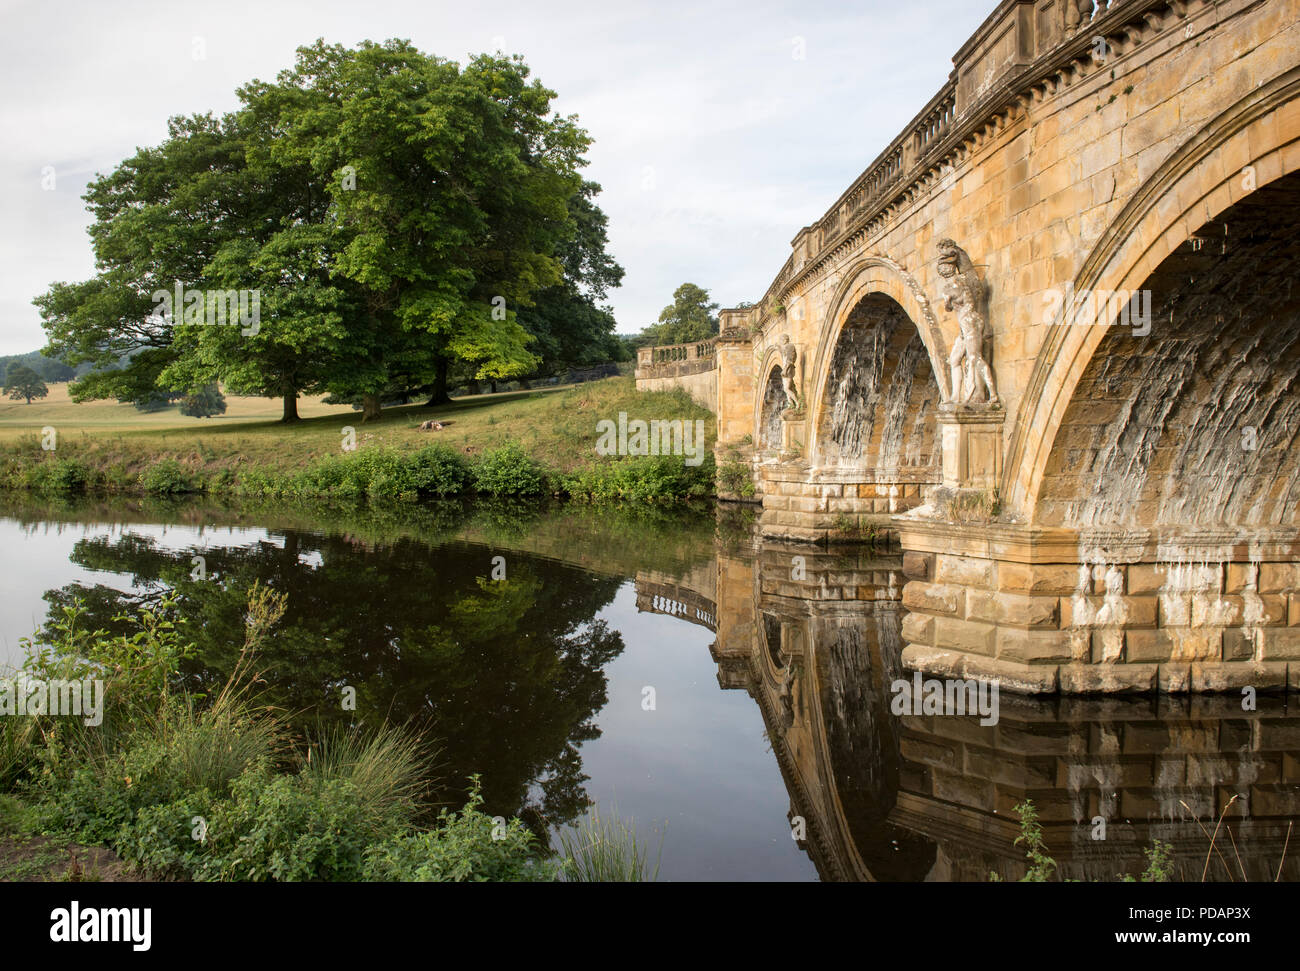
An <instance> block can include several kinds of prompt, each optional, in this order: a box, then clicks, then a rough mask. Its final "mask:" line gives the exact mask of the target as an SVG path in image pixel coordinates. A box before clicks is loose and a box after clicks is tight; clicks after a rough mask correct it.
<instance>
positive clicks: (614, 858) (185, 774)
mask: <svg viewBox="0 0 1300 971" xmlns="http://www.w3.org/2000/svg"><path fill="white" fill-rule="evenodd" d="M287 603H288V600H287V597H286V595H285V594H283V593H280V592H277V591H274V590H272V589H270V588H268V587H265V586H262V585H260V584H254V585H253V586H252V587H251V588H249V590H248V594H247V598H246V601H245V604H246V613H245V618H246V619H245V624H244V637H243V646H242V649H241V650H240V652H239V660H238V663H237V664H236V666H235V668H234V669H233V670H232V671H231V673H230V675H229V677H228V679H227V680H226V681H225V682H224V684H222V685H220V686H218V687H216V688H214V690H212V691H209V692H195V691H193V690H191V689H187V688H185V687H184V686H183V685H182V680H183V679H182V673H181V670H182V665H183V664H184V662H185V661H186V660H188V659H189V658H192V657H193V656H194V654H195V652H196V650H197V645H195V644H194V643H192V642H189V641H187V640H186V639H185V638H184V637H183V636H182V634H181V631H180V629H179V628H178V626H177V625H176V624H174V623H173V617H174V607H175V601H174V600H172V599H170V598H167V597H164V598H163V599H162V600H161V601H160V602H159V603H157V604H155V605H152V606H149V607H144V608H141V609H140V610H139V611H138V612H137V613H136V614H135V615H134V618H133V620H132V622H131V626H132V627H133V630H132V632H130V633H127V634H120V635H111V634H108V633H106V632H104V631H102V630H99V631H96V632H95V633H87V631H89V630H90V629H91V628H90V626H88V625H87V624H86V622H85V621H86V618H85V616H84V614H83V610H82V607H81V606H80V605H79V604H74V605H73V606H71V607H69V608H67V609H65V610H64V611H62V612H61V614H60V615H59V617H58V618H57V619H53V620H52V621H51V623H50V624H49V625H48V627H47V631H46V635H45V636H44V637H43V638H42V640H41V642H40V643H39V645H38V647H37V649H35V650H34V651H33V652H32V653H31V655H30V656H29V658H28V660H27V662H26V663H25V664H24V667H23V670H22V672H21V673H20V674H16V675H11V676H9V677H7V678H4V679H0V699H3V698H7V699H8V701H7V707H6V708H5V711H4V714H5V715H6V716H7V717H4V718H0V879H20V880H21V879H56V880H101V879H116V878H120V877H122V876H123V875H124V874H127V873H129V876H128V878H130V879H136V878H141V877H144V878H152V879H166V880H175V879H180V880H204V881H210V880H220V881H229V880H234V881H263V880H274V881H302V880H328V881H356V880H380V881H392V880H400V881H412V880H415V881H439V882H444V881H445V882H459V881H483V880H491V881H510V882H517V881H530V882H531V881H548V882H549V881H556V880H567V881H583V880H588V879H627V880H636V879H644V878H653V872H652V871H651V869H650V861H649V857H648V854H647V853H646V852H645V848H644V847H641V846H639V845H638V843H637V840H636V834H635V831H634V830H633V829H631V828H630V827H626V826H623V825H622V824H621V822H620V823H617V824H611V823H610V822H609V821H608V820H603V819H602V818H601V817H600V815H599V814H598V813H596V812H594V811H593V812H592V813H591V814H590V815H589V816H588V817H587V818H586V819H585V820H583V821H582V822H581V823H579V825H578V827H577V828H576V830H575V831H574V832H572V833H564V832H562V833H561V834H560V845H559V846H558V847H554V848H553V847H552V846H551V845H550V841H549V838H548V836H547V834H546V830H545V828H544V827H537V826H534V827H530V826H529V825H527V824H525V822H524V821H522V820H520V819H518V818H511V819H509V820H506V819H504V818H502V817H494V816H492V815H490V814H488V813H486V812H484V811H483V810H482V809H481V808H480V807H481V806H482V805H483V801H484V800H483V796H482V795H481V787H480V783H479V780H478V777H477V776H471V777H470V779H469V783H470V785H469V789H468V792H467V794H466V796H464V797H462V799H463V804H462V801H456V802H454V803H452V804H451V805H450V806H449V805H448V804H447V801H446V800H445V799H444V798H442V797H443V796H445V795H450V794H451V793H452V791H453V790H452V789H450V788H449V783H450V781H451V780H448V779H445V778H443V777H442V776H441V775H440V771H439V770H440V765H441V759H440V757H439V745H438V743H437V742H436V741H434V740H433V739H432V738H430V737H428V736H427V735H426V734H425V733H423V732H421V731H420V730H418V729H417V728H415V727H413V726H411V725H399V724H397V723H392V722H389V721H387V720H383V721H378V722H372V721H368V720H363V719H360V718H355V719H353V720H352V721H351V723H349V724H346V725H336V726H333V727H323V726H317V727H315V728H301V727H298V728H296V727H294V726H293V724H292V723H291V722H290V721H288V720H286V717H285V712H284V711H283V709H282V708H280V707H278V706H275V705H272V704H269V703H267V701H266V699H265V697H264V694H263V692H264V690H265V689H264V688H263V687H262V685H263V684H264V679H263V677H262V672H261V669H260V668H259V664H260V657H259V654H260V651H261V649H262V647H263V646H265V645H266V644H267V643H268V642H269V641H270V640H271V638H272V637H273V636H276V635H277V634H278V633H279V626H280V623H281V621H282V619H283V617H284V614H285V609H286V606H287ZM18 683H21V684H22V686H23V687H22V691H21V697H22V698H23V699H24V700H23V701H22V702H20V703H18V704H17V705H15V704H14V699H15V698H16V697H19V695H15V694H14V692H15V690H17V689H16V687H15V686H16V685H17V684H18ZM69 687H71V688H72V689H77V688H78V687H79V688H81V689H82V690H67V689H68V688H69ZM37 697H40V698H42V699H43V700H42V701H41V703H40V704H39V706H38V705H35V704H32V703H30V701H31V699H32V698H37ZM453 807H460V808H453ZM611 834H613V837H614V838H611ZM105 848H106V849H105ZM106 850H107V851H106ZM110 851H111V852H110Z"/></svg>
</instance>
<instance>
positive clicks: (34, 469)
mask: <svg viewBox="0 0 1300 971" xmlns="http://www.w3.org/2000/svg"><path fill="white" fill-rule="evenodd" d="M26 478H27V483H26V484H27V487H28V488H29V489H34V490H35V491H37V492H58V493H63V492H84V491H85V490H86V488H87V486H89V485H90V483H91V480H92V479H93V476H92V474H91V472H90V470H89V469H88V468H87V467H86V466H85V465H84V464H83V463H81V462H79V461H78V460H77V459H74V458H53V459H47V460H46V461H44V462H39V463H37V464H36V465H33V466H30V467H29V468H28V469H27V477H26Z"/></svg>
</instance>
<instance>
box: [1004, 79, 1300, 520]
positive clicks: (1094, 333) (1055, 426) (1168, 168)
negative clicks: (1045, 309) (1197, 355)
mask: <svg viewBox="0 0 1300 971" xmlns="http://www.w3.org/2000/svg"><path fill="white" fill-rule="evenodd" d="M1298 105H1300V68H1297V69H1293V70H1291V71H1289V72H1287V73H1286V74H1284V75H1281V76H1280V77H1278V78H1277V79H1275V80H1274V81H1272V82H1270V83H1268V84H1266V85H1262V86H1260V87H1259V88H1256V89H1255V90H1253V91H1251V93H1250V94H1248V95H1247V96H1246V97H1244V98H1242V99H1241V100H1240V101H1238V102H1237V103H1236V104H1234V105H1233V106H1231V107H1230V108H1228V109H1226V110H1225V111H1223V112H1222V113H1220V114H1219V115H1218V116H1216V117H1215V118H1214V119H1213V120H1212V121H1211V122H1210V123H1209V124H1207V125H1206V126H1204V127H1203V128H1202V129H1201V130H1200V131H1199V132H1198V133H1197V135H1196V136H1194V137H1193V138H1191V139H1190V140H1189V141H1188V142H1187V143H1185V144H1184V145H1183V146H1182V147H1181V148H1179V149H1178V150H1177V151H1176V152H1174V153H1173V154H1172V155H1171V156H1170V157H1169V158H1168V159H1167V160H1166V161H1165V162H1164V163H1163V164H1162V165H1161V166H1160V168H1159V169H1157V170H1156V172H1154V173H1153V174H1152V175H1151V177H1150V178H1149V179H1148V180H1147V182H1146V183H1144V184H1143V185H1142V187H1141V188H1140V189H1139V190H1138V191H1137V192H1136V193H1135V194H1134V196H1133V198H1132V199H1131V200H1130V201H1129V202H1128V204H1127V205H1126V206H1125V207H1124V208H1123V210H1121V212H1120V214H1119V215H1118V216H1117V217H1116V219H1115V220H1114V222H1113V223H1112V224H1111V226H1110V227H1109V228H1108V229H1107V231H1106V232H1105V233H1104V234H1103V235H1102V237H1101V238H1100V240H1099V241H1098V242H1097V244H1096V245H1095V246H1094V247H1093V249H1092V251H1091V252H1090V253H1089V255H1088V257H1087V259H1085V261H1084V262H1083V264H1082V265H1081V268H1080V270H1079V272H1078V273H1077V274H1076V276H1075V278H1074V281H1073V286H1074V290H1075V293H1076V294H1082V293H1085V292H1092V293H1097V294H1111V293H1120V294H1128V293H1137V292H1141V291H1143V290H1145V289H1148V288H1149V289H1152V290H1153V291H1154V290H1155V289H1156V288H1157V286H1159V288H1160V289H1162V290H1163V291H1164V292H1165V293H1166V294H1169V293H1171V292H1172V293H1176V294H1179V295H1181V296H1183V297H1184V298H1186V297H1187V288H1186V287H1185V286H1184V287H1182V288H1181V289H1179V288H1178V287H1177V286H1175V285H1174V280H1173V277H1174V276H1175V275H1177V274H1185V275H1188V278H1189V279H1191V278H1192V277H1194V275H1195V273H1194V272H1193V271H1194V268H1195V267H1196V266H1197V263H1196V261H1195V259H1194V254H1195V252H1196V248H1197V247H1199V246H1204V245H1211V246H1225V245H1226V244H1225V243H1223V242H1222V241H1219V240H1209V241H1207V240H1205V238H1204V237H1203V236H1198V235H1197V234H1198V231H1201V232H1204V231H1205V228H1206V227H1208V226H1210V225H1212V224H1216V223H1217V224H1223V225H1226V223H1224V222H1223V217H1225V214H1229V213H1230V212H1231V214H1233V216H1234V218H1237V219H1239V218H1243V217H1244V216H1245V214H1246V212H1247V207H1249V206H1250V204H1251V200H1252V197H1255V196H1256V194H1257V193H1266V192H1268V191H1269V190H1270V187H1272V190H1273V191H1274V192H1275V193H1280V194H1281V197H1285V198H1289V197H1290V195H1291V193H1292V191H1293V188H1294V186H1295V184H1296V182H1297V178H1296V176H1295V173H1296V172H1297V170H1298V169H1300V150H1297V144H1298V143H1300V139H1297V137H1296V132H1297V130H1298V126H1297V124H1296V121H1295V114H1296V112H1297V106H1298ZM1290 215H1291V216H1292V217H1293V218H1294V217H1295V216H1297V215H1300V213H1297V212H1296V211H1295V210H1294V209H1293V210H1291V212H1290ZM1229 221H1232V219H1230V220H1229ZM1233 244H1234V245H1237V243H1236V241H1235V240H1234V241H1233ZM1225 251H1226V250H1225ZM1259 255H1261V256H1263V255H1266V254H1265V251H1264V250H1260V252H1259ZM1288 258H1290V259H1294V250H1291V255H1290V256H1289V257H1288ZM1293 267H1294V264H1293ZM1238 268H1240V263H1239V264H1238ZM1171 288H1172V289H1171ZM1152 302H1153V303H1160V299H1159V296H1158V295H1157V296H1153V298H1152ZM1207 306H1208V305H1207ZM1170 307H1171V305H1169V304H1168V303H1167V302H1166V306H1165V307H1164V308H1163V309H1162V308H1161V307H1156V306H1153V307H1152V314H1153V318H1154V319H1153V322H1152V327H1153V331H1152V337H1153V338H1155V339H1158V335H1159V333H1160V329H1161V326H1162V322H1161V320H1160V317H1161V313H1164V314H1165V315H1168V314H1169V313H1170V312H1171V309H1170ZM1095 313H1096V310H1095V306H1094V305H1092V304H1090V303H1089V302H1087V301H1074V302H1072V303H1067V304H1066V305H1065V306H1063V308H1062V311H1061V313H1060V314H1059V315H1058V316H1057V318H1056V319H1057V320H1058V321H1059V322H1060V323H1058V324H1057V325H1054V326H1052V328H1051V333H1050V334H1049V336H1048V337H1047V338H1046V339H1045V341H1044V343H1043V347H1042V349H1041V350H1040V352H1039V354H1038V357H1037V360H1036V362H1035V366H1034V370H1033V372H1032V374H1031V377H1030V382H1029V385H1028V387H1027V388H1026V391H1025V394H1024V397H1023V399H1022V400H1023V402H1024V403H1023V404H1022V406H1021V410H1020V414H1019V416H1018V420H1017V421H1016V424H1015V431H1014V437H1013V439H1012V442H1011V446H1010V448H1009V450H1008V454H1007V460H1006V462H1005V465H1004V468H1005V469H1006V472H1005V475H1004V478H1003V487H1002V494H1003V495H1004V496H1006V497H1007V498H1008V503H1007V505H1008V506H1009V508H1010V509H1011V510H1013V511H1015V512H1016V513H1018V514H1019V515H1020V516H1022V517H1023V519H1024V520H1025V521H1027V522H1040V521H1042V520H1043V519H1044V518H1046V519H1047V520H1049V521H1051V522H1053V523H1055V522H1057V521H1061V524H1064V525H1071V524H1072V523H1070V522H1069V521H1068V520H1069V518H1070V517H1068V516H1066V517H1063V516H1062V508H1061V506H1060V502H1061V501H1062V500H1068V497H1067V496H1066V495H1065V492H1066V491H1069V490H1064V491H1063V490H1062V488H1061V485H1060V483H1059V482H1058V483H1053V484H1052V488H1049V490H1048V491H1049V492H1051V491H1055V492H1057V493H1059V494H1057V495H1046V494H1045V492H1044V487H1045V484H1049V483H1051V480H1052V479H1053V478H1056V477H1057V473H1059V472H1060V471H1061V469H1060V466H1061V464H1062V463H1066V464H1069V463H1070V462H1078V461H1084V460H1085V459H1084V457H1083V455H1084V453H1085V452H1086V451H1087V450H1086V449H1077V448H1076V449H1073V451H1072V450H1071V447H1072V444H1074V443H1072V442H1071V441H1069V440H1068V436H1069V435H1070V433H1071V429H1072V428H1073V427H1074V426H1075V425H1076V424H1077V421H1076V418H1077V415H1078V412H1079V411H1080V408H1081V401H1082V399H1084V398H1087V397H1089V396H1090V395H1094V396H1095V395H1096V394H1098V393H1103V394H1104V393H1105V391H1104V388H1102V389H1100V390H1099V388H1098V386H1097V383H1096V382H1097V379H1098V377H1099V376H1102V375H1104V376H1105V377H1106V378H1108V379H1109V380H1110V381H1111V382H1112V383H1111V384H1110V385H1106V386H1105V387H1113V386H1114V385H1113V382H1114V381H1115V380H1117V378H1116V376H1115V374H1114V373H1113V372H1108V371H1107V361H1108V360H1116V361H1118V360H1120V357H1118V356H1116V355H1115V352H1116V351H1117V350H1119V345H1118V344H1117V341H1120V340H1122V337H1121V336H1120V335H1119V334H1118V328H1116V327H1114V326H1111V324H1112V323H1113V322H1114V317H1113V316H1112V317H1108V318H1104V320H1105V322H1103V323H1100V324H1098V323H1091V322H1090V321H1091V320H1093V319H1095V317H1094V314H1095ZM1166 326H1168V325H1166ZM1165 333H1166V335H1168V334H1169V333H1170V331H1169V330H1166V331H1165ZM1176 333H1177V337H1176V338H1175V339H1174V340H1172V341H1170V340H1167V341H1166V342H1165V343H1166V345H1168V348H1167V349H1168V350H1170V351H1171V352H1172V351H1173V350H1174V345H1179V346H1182V347H1183V348H1184V349H1185V345H1186V343H1187V340H1186V339H1185V338H1186V336H1187V335H1186V334H1184V333H1181V332H1176ZM1287 353H1289V351H1288V352H1287ZM1189 366H1193V367H1194V365H1189ZM1224 366H1225V367H1226V366H1227V363H1226V362H1225V365H1224ZM1231 380H1232V377H1231V375H1223V376H1221V379H1220V381H1219V382H1218V384H1219V385H1224V384H1225V383H1226V382H1229V381H1231ZM1238 383H1239V382H1238ZM1219 390H1220V391H1222V390H1223V389H1222V387H1220V388H1219ZM1243 393H1245V394H1246V395H1258V394H1259V393H1261V389H1260V387H1259V386H1258V385H1255V386H1252V387H1249V388H1246V389H1245V390H1244V392H1243ZM1220 404H1221V402H1220ZM1212 406H1213V401H1212V400H1211V401H1206V402H1204V403H1203V405H1202V407H1203V408H1208V407H1212ZM1243 413H1244V412H1243ZM1063 429H1065V431H1064V433H1063ZM1063 436H1064V437H1063ZM1125 447H1131V443H1127V444H1126V445H1125ZM1142 447H1143V448H1145V449H1147V451H1148V452H1149V451H1150V450H1152V449H1158V448H1159V447H1160V445H1159V444H1158V443H1156V442H1154V441H1150V442H1147V443H1146V444H1145V445H1143V446H1142ZM1207 447H1208V445H1207ZM1148 457H1149V456H1148ZM1206 458H1207V456H1206V455H1201V456H1199V458H1198V461H1201V462H1204V461H1205V460H1206ZM1049 464H1050V465H1052V470H1051V472H1052V474H1049ZM1169 499H1170V496H1169V495H1165V497H1164V499H1163V500H1157V499H1154V498H1153V497H1151V496H1150V495H1148V496H1147V500H1148V502H1152V501H1168V500H1169ZM1076 511H1077V510H1076ZM1135 512H1136V510H1135ZM1097 513H1098V509H1097V507H1095V506H1094V507H1093V508H1092V510H1091V515H1090V516H1087V517H1085V521H1084V522H1083V523H1082V524H1083V525H1088V524H1089V522H1088V520H1089V519H1090V518H1092V517H1094V516H1095V515H1096V514H1097ZM1158 513H1159V510H1158V509H1153V508H1150V507H1148V508H1145V509H1143V510H1142V514H1143V515H1158ZM1113 519H1114V515H1113V510H1112V511H1111V512H1110V513H1107V512H1106V511H1104V510H1102V511H1101V521H1094V522H1092V523H1091V524H1093V525H1107V524H1116V523H1113V522H1109V523H1108V522H1107V521H1106V520H1113ZM1134 521H1135V522H1136V521H1137V520H1136V519H1135V520H1134Z"/></svg>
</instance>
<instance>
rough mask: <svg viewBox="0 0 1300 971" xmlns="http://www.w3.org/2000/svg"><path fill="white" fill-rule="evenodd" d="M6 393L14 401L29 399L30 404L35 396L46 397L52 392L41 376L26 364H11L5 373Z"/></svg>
mask: <svg viewBox="0 0 1300 971" xmlns="http://www.w3.org/2000/svg"><path fill="white" fill-rule="evenodd" d="M4 390H5V394H7V395H8V396H9V397H10V398H12V399H13V400H14V401H18V400H20V399H23V398H25V399H27V403H28V404H29V405H30V404H31V403H32V399H33V398H44V397H45V396H46V395H47V394H49V393H50V389H49V388H47V387H46V386H45V382H44V381H42V380H41V376H40V375H39V374H37V373H36V372H35V371H33V370H32V369H31V368H29V367H28V366H27V365H26V364H14V365H11V366H10V367H9V369H8V371H7V372H6V373H5V387H4Z"/></svg>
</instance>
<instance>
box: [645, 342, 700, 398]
mask: <svg viewBox="0 0 1300 971" xmlns="http://www.w3.org/2000/svg"><path fill="white" fill-rule="evenodd" d="M717 367H718V353H717V338H710V339H708V340H703V341H691V342H690V343H687V344H664V345H660V346H656V347H641V348H638V349H637V352H636V387H637V390H638V391H665V390H668V389H670V388H681V389H682V390H684V391H686V393H687V394H689V395H690V396H691V397H692V398H693V399H695V400H696V401H697V402H699V403H700V404H702V405H703V406H704V407H706V408H708V409H709V410H710V411H713V412H716V411H717V410H718V382H717V375H716V373H715V372H716V370H717Z"/></svg>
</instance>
